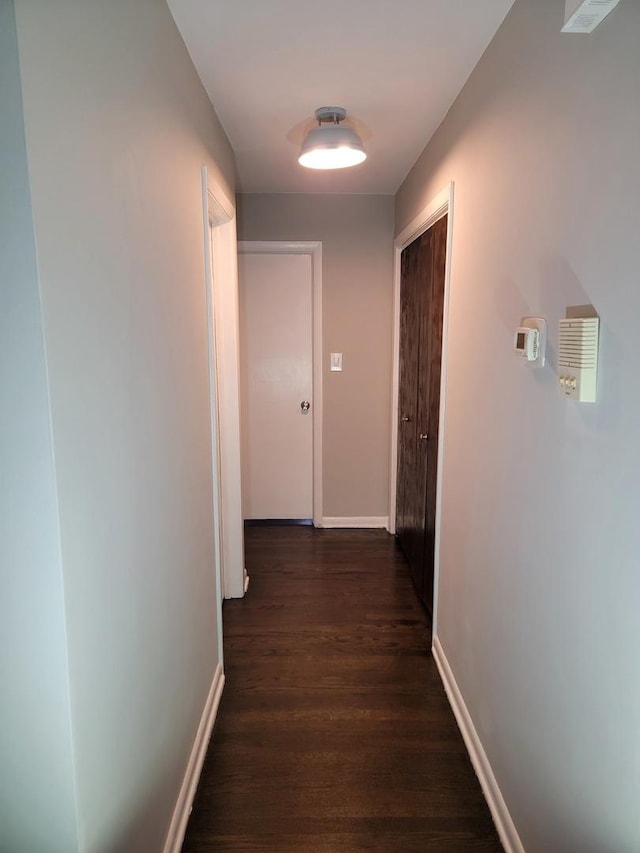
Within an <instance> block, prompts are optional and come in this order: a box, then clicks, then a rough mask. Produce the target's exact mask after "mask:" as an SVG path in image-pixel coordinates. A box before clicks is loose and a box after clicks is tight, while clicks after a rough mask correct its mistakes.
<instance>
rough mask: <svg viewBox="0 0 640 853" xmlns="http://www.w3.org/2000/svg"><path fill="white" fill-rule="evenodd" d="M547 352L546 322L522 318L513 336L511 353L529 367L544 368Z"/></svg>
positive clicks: (535, 318) (540, 319)
mask: <svg viewBox="0 0 640 853" xmlns="http://www.w3.org/2000/svg"><path fill="white" fill-rule="evenodd" d="M546 350H547V321H546V320H543V319H542V317H523V318H522V320H520V325H519V326H518V328H517V329H516V331H515V334H514V336H513V351H514V353H515V354H516V355H517V356H518V358H521V359H522V360H523V361H524V362H525V364H527V365H528V366H529V367H544V362H545V356H546Z"/></svg>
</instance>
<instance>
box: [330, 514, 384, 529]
mask: <svg viewBox="0 0 640 853" xmlns="http://www.w3.org/2000/svg"><path fill="white" fill-rule="evenodd" d="M319 526H320V527H335V528H349V527H352V528H367V529H369V528H371V529H374V528H376V529H377V528H380V527H381V528H383V529H387V528H388V526H389V518H388V516H386V515H379V516H378V515H372V516H357V515H355V516H337V517H325V518H323V519H322V523H321V524H320V525H319Z"/></svg>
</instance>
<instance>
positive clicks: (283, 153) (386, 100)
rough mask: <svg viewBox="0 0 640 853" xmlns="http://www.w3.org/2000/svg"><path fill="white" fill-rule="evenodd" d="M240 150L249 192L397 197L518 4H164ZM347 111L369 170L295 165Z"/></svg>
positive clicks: (421, 0) (286, 0)
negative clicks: (307, 137)
mask: <svg viewBox="0 0 640 853" xmlns="http://www.w3.org/2000/svg"><path fill="white" fill-rule="evenodd" d="M168 3H169V7H170V9H171V11H172V13H173V16H174V18H175V20H176V23H177V25H178V28H179V29H180V31H181V33H182V37H183V39H184V41H185V43H186V45H187V48H188V50H189V52H190V54H191V57H192V59H193V62H194V64H195V66H196V68H197V69H198V73H199V74H200V77H201V79H202V82H203V83H204V86H205V88H206V90H207V92H208V93H209V96H210V98H211V100H212V102H213V103H214V105H215V108H216V112H217V113H218V116H219V118H220V120H221V122H222V124H223V126H224V128H225V130H226V132H227V135H228V136H229V139H230V140H231V144H232V145H233V148H234V150H235V153H236V161H237V167H238V177H239V187H238V189H239V190H240V191H242V192H257V193H263V192H276V193H279V192H302V193H306V192H342V193H395V191H396V190H397V189H398V187H399V186H400V184H401V183H402V181H403V179H404V178H405V176H406V174H407V172H408V171H409V169H410V168H411V166H412V165H413V163H414V162H415V161H416V159H417V158H418V156H419V154H420V152H421V151H422V149H423V148H424V146H425V145H426V143H427V142H428V140H429V139H430V137H431V136H432V134H433V133H434V131H435V130H436V129H437V127H438V125H439V124H440V122H441V121H442V119H443V118H444V116H445V114H446V112H447V110H448V109H449V107H450V106H451V104H452V103H453V101H454V99H455V97H456V96H457V94H458V92H459V91H460V89H461V88H462V86H463V85H464V83H465V81H466V80H467V78H468V76H469V74H470V73H471V71H472V70H473V68H474V66H475V65H476V63H477V62H478V60H479V59H480V57H481V56H482V54H483V52H484V50H485V48H486V47H487V45H488V44H489V42H490V41H491V39H492V38H493V35H494V34H495V32H496V30H497V28H498V27H499V26H500V24H501V23H502V21H503V19H504V17H505V15H506V14H507V12H508V11H509V9H510V8H511V6H512V5H513V0H396V2H390V1H389V0H322V2H318V0H168ZM325 105H332V106H343V107H345V108H346V109H347V111H348V114H349V115H348V119H347V121H351V123H352V124H353V126H354V127H355V128H356V129H357V130H358V132H359V133H360V135H361V136H362V139H363V141H364V145H365V148H366V151H367V154H368V159H367V160H366V162H365V163H364V164H362V165H361V166H357V167H355V168H353V169H348V170H339V171H335V172H313V171H309V170H307V169H303V168H302V167H301V166H299V165H298V162H297V156H298V151H299V147H300V143H301V141H302V138H303V136H304V134H305V132H306V131H307V130H308V129H309V128H310V127H311V126H313V124H314V121H313V113H314V110H315V109H316V108H317V107H320V106H325Z"/></svg>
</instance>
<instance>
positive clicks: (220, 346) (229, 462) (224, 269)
mask: <svg viewBox="0 0 640 853" xmlns="http://www.w3.org/2000/svg"><path fill="white" fill-rule="evenodd" d="M202 215H203V229H204V263H205V284H206V288H207V299H208V302H209V307H210V308H211V309H212V310H211V311H210V315H209V317H208V323H209V362H210V370H211V369H215V377H212V378H210V397H211V418H212V421H211V430H212V437H215V436H216V430H217V433H218V434H217V439H218V441H217V442H216V444H219V449H220V452H219V455H218V457H217V458H218V459H219V463H220V464H219V471H218V472H217V473H218V476H219V488H218V489H215V487H214V495H213V500H214V512H215V511H217V513H218V519H219V532H220V536H219V537H218V541H217V545H218V546H219V550H220V557H221V567H220V569H216V574H218V572H220V573H221V576H220V577H219V578H218V577H216V587H217V590H216V593H217V595H218V596H220V597H221V596H222V594H223V591H224V597H225V598H242V596H243V595H244V593H245V590H246V586H247V582H248V580H247V577H246V571H245V567H244V536H243V526H242V494H241V477H240V376H239V371H238V349H239V345H238V331H239V325H238V268H237V267H238V264H237V241H236V216H235V206H234V203H233V201H232V200H231V199H230V198H229V197H228V195H227V193H226V192H225V190H224V188H223V187H222V185H221V184H220V182H219V180H218V179H217V178H216V176H215V175H214V174H213V173H210V172H208V170H207V167H206V166H203V167H202ZM214 276H215V282H214ZM214 317H215V319H216V322H215V329H214V324H213V320H214ZM214 338H215V347H214ZM214 350H215V359H214ZM214 394H215V396H216V397H217V400H216V399H215V398H214V396H213V395H214ZM216 402H217V403H218V406H217V412H216ZM216 415H217V420H216V422H214V417H216ZM212 453H214V454H217V453H218V447H217V446H212ZM213 474H214V476H215V474H216V472H215V471H214V472H213ZM214 531H215V520H214ZM220 624H221V622H220ZM220 648H222V646H220Z"/></svg>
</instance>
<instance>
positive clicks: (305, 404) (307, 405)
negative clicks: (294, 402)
mask: <svg viewBox="0 0 640 853" xmlns="http://www.w3.org/2000/svg"><path fill="white" fill-rule="evenodd" d="M310 408H311V403H310V402H309V401H308V400H303V401H302V402H301V403H300V411H301V412H308V411H309V409H310Z"/></svg>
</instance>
